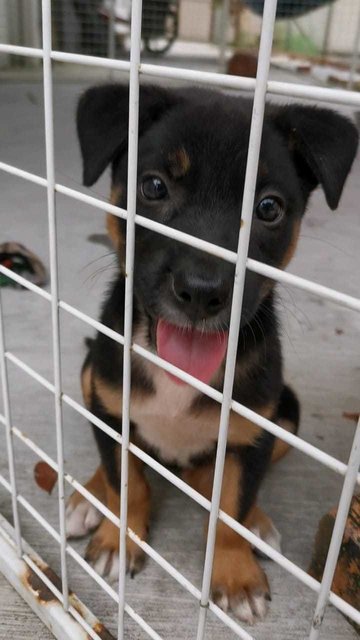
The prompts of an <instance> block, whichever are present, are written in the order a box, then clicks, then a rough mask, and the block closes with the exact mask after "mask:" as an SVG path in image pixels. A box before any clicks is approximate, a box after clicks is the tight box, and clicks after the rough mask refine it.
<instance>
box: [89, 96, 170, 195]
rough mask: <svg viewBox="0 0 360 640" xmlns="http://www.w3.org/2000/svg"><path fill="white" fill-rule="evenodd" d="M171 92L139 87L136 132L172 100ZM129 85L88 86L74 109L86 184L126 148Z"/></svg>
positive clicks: (92, 181)
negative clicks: (137, 128)
mask: <svg viewBox="0 0 360 640" xmlns="http://www.w3.org/2000/svg"><path fill="white" fill-rule="evenodd" d="M175 95H176V94H175V92H170V91H166V90H165V89H162V88H160V87H154V86H150V85H146V86H144V87H141V89H140V104H139V135H141V133H143V132H144V131H145V129H146V128H147V127H149V126H150V125H151V124H152V123H153V122H155V121H156V120H157V119H159V118H160V117H161V116H162V115H163V113H164V112H165V111H166V110H167V109H168V108H170V107H171V106H172V105H173V104H175V101H176V98H175ZM128 120H129V87H128V86H125V85H123V86H122V85H116V84H112V85H103V86H98V87H92V88H90V89H88V90H87V91H86V92H85V93H84V94H83V95H82V96H81V98H80V100H79V104H78V109H77V132H78V136H79V141H80V149H81V154H82V159H83V182H84V185H85V186H87V187H90V186H91V185H92V184H94V182H96V180H97V179H98V178H99V177H100V176H101V174H102V173H103V171H104V170H105V169H106V167H107V166H108V164H110V162H112V160H113V159H114V157H115V156H116V155H117V154H118V153H119V152H120V153H121V151H126V147H127V139H128Z"/></svg>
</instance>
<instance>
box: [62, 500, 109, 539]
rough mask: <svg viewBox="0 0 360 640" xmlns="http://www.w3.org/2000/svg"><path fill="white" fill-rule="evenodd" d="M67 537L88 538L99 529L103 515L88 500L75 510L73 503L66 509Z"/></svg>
mask: <svg viewBox="0 0 360 640" xmlns="http://www.w3.org/2000/svg"><path fill="white" fill-rule="evenodd" d="M65 516H66V535H67V537H68V538H80V537H82V536H86V535H87V534H88V533H89V532H90V531H92V530H93V529H95V527H97V526H98V525H99V524H100V522H101V520H102V515H101V513H100V512H99V511H98V510H97V509H96V508H95V507H94V506H93V505H92V504H90V502H88V501H87V500H83V501H82V502H79V504H77V505H76V507H75V508H74V507H73V506H72V504H71V502H70V503H69V504H68V506H67V507H66V512H65Z"/></svg>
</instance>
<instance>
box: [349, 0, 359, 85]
mask: <svg viewBox="0 0 360 640" xmlns="http://www.w3.org/2000/svg"><path fill="white" fill-rule="evenodd" d="M359 48H360V10H359V15H358V21H357V27H356V33H355V38H354V47H353V52H352V58H351V65H350V72H349V81H348V83H347V88H348V89H350V90H352V89H353V87H354V80H355V74H356V69H357V65H358V62H359V56H360V51H359Z"/></svg>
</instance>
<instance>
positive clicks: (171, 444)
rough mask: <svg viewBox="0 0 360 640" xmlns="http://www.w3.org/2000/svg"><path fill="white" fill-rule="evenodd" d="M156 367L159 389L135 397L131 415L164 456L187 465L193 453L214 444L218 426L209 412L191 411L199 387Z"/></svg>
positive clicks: (144, 436)
mask: <svg viewBox="0 0 360 640" xmlns="http://www.w3.org/2000/svg"><path fill="white" fill-rule="evenodd" d="M156 370H157V371H156V373H155V375H153V378H152V381H153V383H154V386H155V388H156V393H155V394H154V395H151V396H149V397H148V398H147V397H143V398H141V399H140V398H138V399H136V400H135V399H134V401H131V404H130V416H131V419H132V420H133V421H134V423H135V424H136V426H137V433H138V434H139V435H140V437H141V438H142V439H143V440H145V442H146V443H147V444H148V445H149V446H150V447H153V448H154V449H156V450H157V451H158V453H159V455H160V456H161V458H163V459H164V460H166V461H167V462H177V463H178V464H180V465H186V464H187V463H188V462H189V460H190V458H191V457H192V456H195V455H197V454H199V453H202V452H203V451H206V450H209V449H211V448H212V447H213V445H214V444H215V442H216V439H217V428H214V427H212V424H211V423H212V422H213V421H212V420H211V421H210V424H209V420H206V416H208V414H207V413H204V414H203V415H201V414H200V415H199V416H197V415H191V413H189V409H190V407H191V404H192V401H193V400H194V398H195V396H196V395H197V391H196V390H195V389H193V388H192V387H190V386H189V385H179V384H176V382H173V381H172V380H171V379H170V378H169V377H168V375H167V374H166V373H165V372H164V371H162V370H160V369H159V368H157V367H156ZM216 423H217V421H214V426H215V424H216Z"/></svg>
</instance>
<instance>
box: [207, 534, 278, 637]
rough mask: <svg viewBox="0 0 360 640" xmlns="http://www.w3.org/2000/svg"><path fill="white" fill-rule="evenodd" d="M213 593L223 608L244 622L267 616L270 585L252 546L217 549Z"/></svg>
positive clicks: (251, 621) (251, 622)
mask: <svg viewBox="0 0 360 640" xmlns="http://www.w3.org/2000/svg"><path fill="white" fill-rule="evenodd" d="M212 596H213V600H214V602H215V604H217V605H218V606H219V607H221V609H223V611H228V610H231V611H232V613H233V614H234V615H235V616H236V617H237V618H239V619H240V620H241V621H242V622H246V623H248V624H254V622H255V621H256V620H257V619H259V620H262V619H263V618H264V617H265V615H266V613H267V610H268V604H269V601H270V600H271V597H270V589H269V584H268V581H267V577H266V575H265V573H264V571H263V570H262V569H261V567H260V565H259V564H258V562H257V561H256V559H255V558H254V555H253V553H252V551H251V549H250V547H248V546H245V547H244V548H242V547H240V548H237V547H230V548H229V547H220V548H216V551H215V558H214V568H213V575H212Z"/></svg>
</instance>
